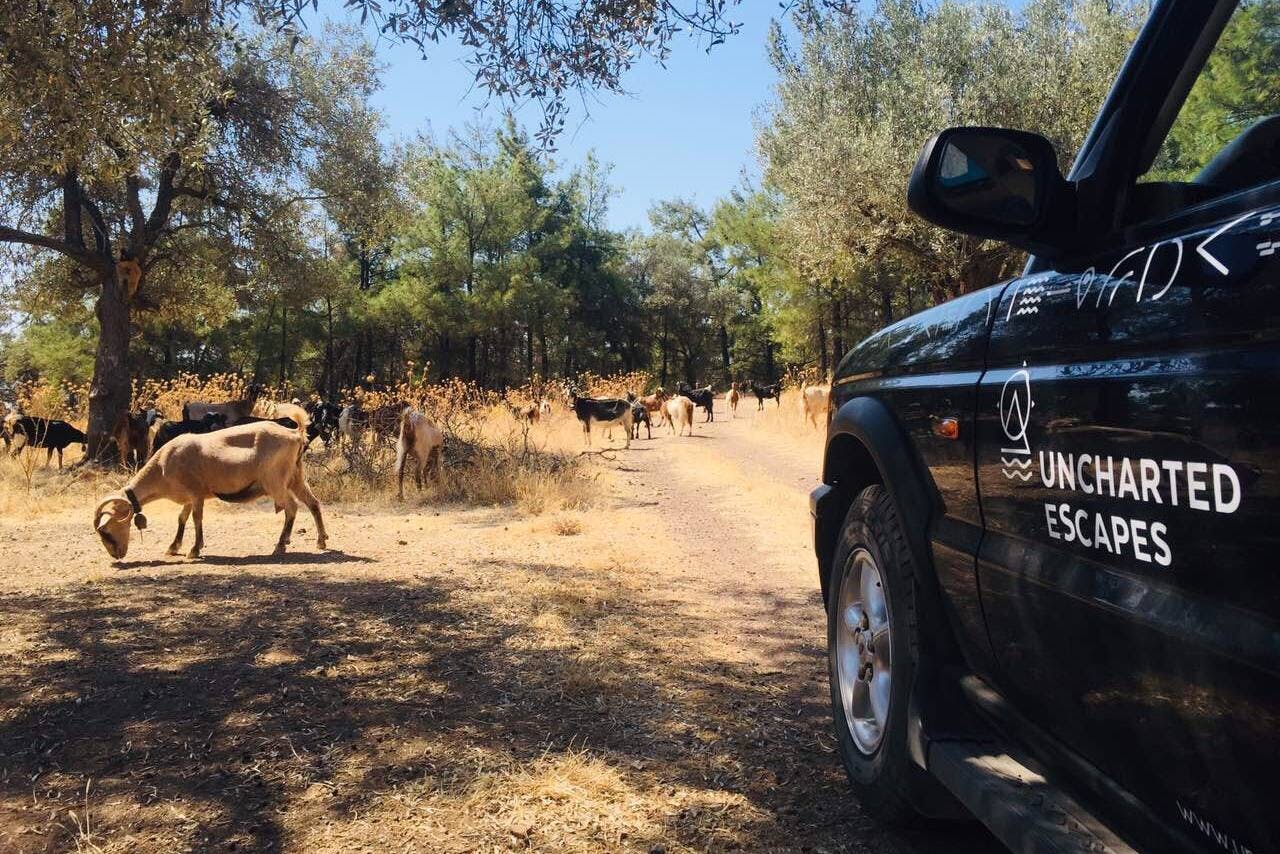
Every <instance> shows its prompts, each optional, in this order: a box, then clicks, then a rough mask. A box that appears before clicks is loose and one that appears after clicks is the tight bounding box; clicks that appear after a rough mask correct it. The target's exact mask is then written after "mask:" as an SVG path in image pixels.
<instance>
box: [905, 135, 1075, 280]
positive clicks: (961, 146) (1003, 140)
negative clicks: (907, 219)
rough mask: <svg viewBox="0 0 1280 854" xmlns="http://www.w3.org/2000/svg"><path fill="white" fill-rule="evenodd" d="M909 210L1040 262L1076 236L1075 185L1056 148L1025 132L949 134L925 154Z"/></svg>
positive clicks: (933, 141) (913, 184)
mask: <svg viewBox="0 0 1280 854" xmlns="http://www.w3.org/2000/svg"><path fill="white" fill-rule="evenodd" d="M907 204H908V205H909V206H910V207H911V209H912V210H913V211H915V212H916V213H917V214H919V215H920V216H922V217H924V218H925V219H927V220H928V221H929V222H932V223H934V224H935V225H940V226H942V227H943V228H946V229H950V230H951V231H959V232H961V233H963V234H972V235H976V236H978V237H991V238H995V239H997V240H1003V241H1005V242H1006V243H1010V244H1012V245H1014V246H1017V247H1019V248H1020V249H1026V250H1029V251H1031V252H1033V253H1035V254H1037V255H1050V256H1051V255H1054V254H1060V253H1061V252H1062V251H1064V250H1066V249H1067V248H1068V247H1069V245H1070V243H1071V242H1072V238H1073V236H1074V235H1073V231H1074V229H1073V228H1072V227H1071V225H1072V220H1073V216H1074V214H1073V211H1074V199H1073V194H1072V191H1071V185H1069V184H1068V183H1067V182H1066V181H1065V180H1064V179H1063V177H1062V172H1061V171H1060V170H1059V169H1058V156H1057V153H1056V152H1055V151H1054V150H1053V144H1052V143H1050V142H1049V141H1048V140H1047V139H1045V138H1044V137H1042V136H1039V135H1037V134H1034V133H1026V132H1024V131H1017V130H1005V129H1003V128H984V127H957V128H949V129H947V130H944V131H943V132H942V133H940V134H938V135H937V136H935V137H933V139H931V140H929V141H928V142H927V143H925V146H924V150H923V151H921V152H920V158H919V159H918V160H917V161H916V165H915V169H913V170H912V172H911V182H910V184H909V185H908V186H907Z"/></svg>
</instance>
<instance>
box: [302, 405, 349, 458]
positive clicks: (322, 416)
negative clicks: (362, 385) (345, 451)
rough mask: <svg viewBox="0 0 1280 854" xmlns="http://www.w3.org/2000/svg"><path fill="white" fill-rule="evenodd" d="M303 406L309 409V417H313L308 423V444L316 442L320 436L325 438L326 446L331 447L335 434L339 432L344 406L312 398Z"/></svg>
mask: <svg viewBox="0 0 1280 854" xmlns="http://www.w3.org/2000/svg"><path fill="white" fill-rule="evenodd" d="M302 408H303V409H305V410H306V411H307V417H308V418H310V419H311V421H310V423H308V424H307V444H311V443H312V442H314V441H315V440H316V437H317V436H318V437H320V438H321V439H324V444H325V447H326V448H327V447H329V445H330V444H331V443H332V442H333V435H334V434H335V433H336V432H338V420H339V419H340V418H341V417H342V407H341V406H339V405H338V404H336V403H330V402H329V401H327V400H312V401H308V402H307V403H306V404H304V405H303V407H302Z"/></svg>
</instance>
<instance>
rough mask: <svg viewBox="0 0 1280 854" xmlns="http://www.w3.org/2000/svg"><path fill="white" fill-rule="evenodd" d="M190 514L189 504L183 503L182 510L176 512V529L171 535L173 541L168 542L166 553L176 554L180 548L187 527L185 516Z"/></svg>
mask: <svg viewBox="0 0 1280 854" xmlns="http://www.w3.org/2000/svg"><path fill="white" fill-rule="evenodd" d="M190 515H191V505H190V504H183V505H182V510H181V511H179V512H178V530H177V532H176V533H175V534H174V535H173V542H172V543H169V551H168V554H171V555H176V554H177V553H178V552H179V551H180V550H181V549H182V535H183V532H185V531H186V529H187V518H188V517H189V516H190Z"/></svg>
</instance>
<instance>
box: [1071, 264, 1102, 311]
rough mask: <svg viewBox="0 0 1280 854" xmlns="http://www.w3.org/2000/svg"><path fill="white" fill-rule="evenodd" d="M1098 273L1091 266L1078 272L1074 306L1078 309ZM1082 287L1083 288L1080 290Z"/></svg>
mask: <svg viewBox="0 0 1280 854" xmlns="http://www.w3.org/2000/svg"><path fill="white" fill-rule="evenodd" d="M1097 275H1098V273H1097V271H1096V270H1094V269H1093V268H1092V267H1090V268H1089V269H1087V270H1085V271H1084V272H1083V273H1081V274H1080V278H1078V279H1076V308H1077V309H1079V308H1080V307H1081V306H1083V305H1084V301H1085V297H1087V296H1089V289H1090V288H1092V287H1093V280H1094V279H1095V278H1096V277H1097ZM1081 288H1083V290H1081Z"/></svg>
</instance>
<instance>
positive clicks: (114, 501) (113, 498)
mask: <svg viewBox="0 0 1280 854" xmlns="http://www.w3.org/2000/svg"><path fill="white" fill-rule="evenodd" d="M121 504H123V505H124V506H125V511H124V512H125V513H133V508H132V507H130V506H129V501H128V499H126V498H125V497H124V496H122V495H108V496H107V497H106V498H104V499H102V501H100V502H98V509H96V510H95V511H94V512H93V518H95V519H99V520H101V518H102V517H103V516H104V515H105V516H110V517H111V518H112V519H115V518H116V517H117V516H122V515H124V514H123V513H120V512H118V509H119V507H120V505H121Z"/></svg>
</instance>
